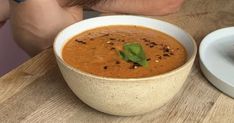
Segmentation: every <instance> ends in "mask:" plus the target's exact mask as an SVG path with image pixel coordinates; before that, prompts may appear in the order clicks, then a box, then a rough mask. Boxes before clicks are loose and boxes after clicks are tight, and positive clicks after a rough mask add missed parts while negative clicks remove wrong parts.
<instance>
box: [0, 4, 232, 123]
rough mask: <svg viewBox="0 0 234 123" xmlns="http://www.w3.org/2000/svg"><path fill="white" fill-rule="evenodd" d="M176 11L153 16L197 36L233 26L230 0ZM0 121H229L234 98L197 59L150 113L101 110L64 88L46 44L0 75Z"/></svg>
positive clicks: (200, 37) (98, 122) (198, 39)
mask: <svg viewBox="0 0 234 123" xmlns="http://www.w3.org/2000/svg"><path fill="white" fill-rule="evenodd" d="M185 1H186V2H185V4H184V6H183V8H182V10H181V11H180V12H179V13H176V14H172V15H169V16H164V17H156V18H158V19H162V20H166V21H169V22H171V23H174V24H176V25H179V26H180V27H182V28H183V29H185V30H186V31H188V32H189V33H190V34H192V35H193V37H194V38H195V39H196V41H197V44H199V43H200V41H201V39H202V38H204V36H205V35H207V34H208V33H210V32H211V31H214V30H216V29H218V28H222V27H227V26H233V25H234V0H225V1H222V0H185ZM0 122H3V123H5V122H9V123H15V122H30V123H35V122H56V123H58V122H80V123H82V122H88V123H100V122H104V123H117V122H118V123H119V122H121V123H122V122H123V123H140V122H141V123H146V122H149V123H151V122H158V123H163V122H171V123H175V122H210V123H215V122H216V123H234V99H232V98H230V97H228V96H226V95H224V94H222V93H221V92H220V91H219V90H217V89H216V88H214V87H213V86H212V85H211V84H210V83H209V82H208V81H207V80H206V79H205V78H204V77H203V75H202V74H201V71H200V69H199V65H198V60H197V61H196V63H195V65H194V67H193V70H192V72H191V74H190V75H189V77H188V79H187V81H186V83H185V85H184V87H183V88H182V89H181V91H180V92H179V93H178V94H177V95H176V97H174V99H173V100H172V101H171V102H169V103H168V104H166V105H165V106H163V107H161V108H160V109H157V110H155V111H154V112H151V113H148V114H145V115H142V116H135V117H118V116H111V115H107V114H104V113H100V112H98V111H96V110H94V109H92V108H90V107H88V106H87V105H85V104H84V103H82V102H81V101H80V100H79V99H78V98H77V97H76V96H75V95H74V94H73V93H72V91H71V90H70V89H69V88H68V86H67V84H66V83H65V81H64V80H63V77H62V76H61V74H60V71H59V69H58V67H57V64H56V62H55V58H54V55H53V52H52V50H51V49H49V50H45V51H44V52H42V53H40V54H39V55H37V56H36V57H34V58H32V59H30V60H29V61H27V62H26V63H24V64H23V65H21V66H19V67H18V68H16V69H15V70H13V71H11V72H10V73H8V74H6V75H5V76H3V77H2V78H0Z"/></svg>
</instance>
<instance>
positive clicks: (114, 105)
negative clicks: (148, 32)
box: [54, 15, 197, 116]
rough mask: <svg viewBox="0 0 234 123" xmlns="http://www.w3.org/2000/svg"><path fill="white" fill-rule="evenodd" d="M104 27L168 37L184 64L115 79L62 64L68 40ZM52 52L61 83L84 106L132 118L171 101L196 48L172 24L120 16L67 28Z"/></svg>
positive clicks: (86, 21)
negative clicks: (143, 29)
mask: <svg viewBox="0 0 234 123" xmlns="http://www.w3.org/2000/svg"><path fill="white" fill-rule="evenodd" d="M107 25H138V26H144V27H148V28H152V29H155V30H159V31H161V32H164V33H166V34H168V35H171V36H173V37H174V38H176V39H177V40H178V41H180V42H181V44H183V46H184V47H185V48H186V50H187V53H188V59H187V62H186V63H185V64H184V65H183V66H181V67H179V68H177V69H175V70H173V71H170V72H168V73H165V74H161V75H157V76H152V77H146V78H137V79H136V78H132V79H117V78H106V77H101V76H95V75H91V74H89V73H85V72H83V71H80V70H79V69H75V68H73V67H71V66H70V65H68V64H67V63H65V62H64V61H63V59H62V54H61V52H62V49H63V46H64V44H66V42H67V41H68V40H69V39H71V38H72V37H73V36H75V35H77V34H79V33H81V32H84V31H86V30H89V29H92V28H96V27H101V26H107ZM54 52H55V56H56V59H57V62H58V65H59V68H60V70H61V72H62V75H63V77H64V79H65V80H66V82H67V84H68V85H69V87H70V88H71V89H72V91H73V92H74V93H75V94H76V95H77V96H78V97H79V98H80V99H81V100H82V101H83V102H84V103H86V104H87V105H89V106H90V107H93V108H94V109H96V110H98V111H101V112H105V113H108V114H113V115H120V116H132V115H139V114H144V113H147V112H150V111H153V110H154V109H157V108H159V107H161V106H162V105H164V104H165V103H167V102H168V101H169V100H170V99H172V98H173V96H174V95H175V94H176V93H177V92H178V91H179V90H180V88H181V87H182V85H183V83H184V82H185V80H186V78H187V76H188V74H189V72H190V69H191V67H192V65H193V62H194V59H195V56H196V52H197V48H196V44H195V42H194V40H193V38H192V37H191V36H190V35H189V34H187V33H186V32H184V31H183V30H182V29H180V28H178V27H176V26H174V25H172V24H169V23H166V22H163V21H159V20H156V19H150V18H145V17H138V16H124V15H120V16H105V17H98V18H93V19H88V20H84V21H81V22H78V23H76V24H73V25H71V26H69V27H67V28H66V29H64V30H63V31H62V32H60V33H59V34H58V36H57V37H56V39H55V43H54Z"/></svg>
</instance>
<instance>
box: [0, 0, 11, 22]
mask: <svg viewBox="0 0 234 123" xmlns="http://www.w3.org/2000/svg"><path fill="white" fill-rule="evenodd" d="M0 3H1V4H0V22H1V21H5V20H7V19H8V18H9V13H10V7H9V1H8V0H0Z"/></svg>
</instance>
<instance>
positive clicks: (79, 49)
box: [62, 25, 187, 78]
mask: <svg viewBox="0 0 234 123" xmlns="http://www.w3.org/2000/svg"><path fill="white" fill-rule="evenodd" d="M127 43H139V44H140V45H141V46H142V48H143V50H144V53H145V55H146V58H147V62H148V66H147V67H143V66H140V65H137V64H136V63H133V62H131V61H125V60H123V59H122V58H121V57H120V55H119V53H118V51H121V50H122V49H123V45H124V44H127ZM62 57H63V60H64V61H65V62H66V63H68V64H69V65H71V66H73V67H74V68H77V69H79V70H81V71H84V72H87V73H90V74H94V75H98V76H103V77H112V78H141V77H150V76H155V75H159V74H163V73H166V72H169V71H171V70H174V69H176V68H178V67H180V66H182V65H183V64H184V63H185V62H186V58H187V53H186V50H185V48H184V47H183V46H182V45H181V44H180V43H179V42H178V41H177V40H176V39H175V38H173V37H171V36H169V35H167V34H164V33H162V32H159V31H156V30H153V29H149V28H145V27H139V26H122V25H116V26H106V27H99V28H95V29H92V30H88V31H85V32H83V33H81V34H78V35H76V36H75V37H73V38H72V39H71V40H70V41H68V43H67V44H65V46H64V48H63V51H62Z"/></svg>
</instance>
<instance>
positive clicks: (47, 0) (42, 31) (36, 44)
mask: <svg viewBox="0 0 234 123" xmlns="http://www.w3.org/2000/svg"><path fill="white" fill-rule="evenodd" d="M66 1H67V0H26V1H25V2H21V3H16V2H14V1H13V0H11V2H10V7H11V13H10V15H11V16H10V20H11V25H12V28H13V35H14V39H15V41H16V42H17V43H18V44H19V45H20V46H21V47H22V48H23V49H24V50H26V52H28V53H29V54H30V55H32V56H33V55H35V54H37V53H39V52H40V51H41V50H43V49H46V48H48V47H50V46H51V45H52V43H53V40H54V37H55V36H56V34H57V33H58V32H59V31H60V30H61V29H63V28H64V27H66V26H68V25H70V24H72V23H75V22H77V21H80V20H82V17H83V15H82V14H83V12H82V11H83V10H82V8H80V7H79V6H74V7H66V6H65V4H66Z"/></svg>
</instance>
